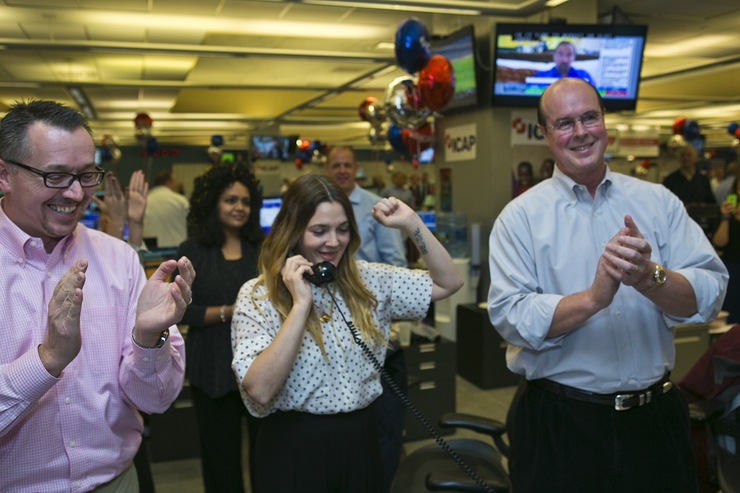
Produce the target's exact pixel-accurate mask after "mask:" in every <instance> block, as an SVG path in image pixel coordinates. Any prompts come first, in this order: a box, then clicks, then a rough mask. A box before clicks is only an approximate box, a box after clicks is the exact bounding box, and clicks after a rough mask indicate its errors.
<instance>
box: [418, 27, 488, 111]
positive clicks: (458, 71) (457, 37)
mask: <svg viewBox="0 0 740 493" xmlns="http://www.w3.org/2000/svg"><path fill="white" fill-rule="evenodd" d="M430 50H431V52H432V54H434V55H442V56H444V57H445V58H447V60H449V62H450V65H452V69H453V70H454V72H455V93H454V94H453V96H452V100H451V101H450V102H449V103H448V104H447V106H446V107H445V108H444V110H442V111H443V112H445V111H450V110H455V109H460V108H469V107H474V106H477V105H478V83H477V79H478V64H477V63H476V46H475V31H474V29H473V26H472V25H471V26H467V27H464V28H462V29H460V30H458V31H456V32H454V33H452V34H450V35H448V36H444V37H441V38H437V39H432V40H431V46H430Z"/></svg>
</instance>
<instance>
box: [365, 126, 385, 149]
mask: <svg viewBox="0 0 740 493" xmlns="http://www.w3.org/2000/svg"><path fill="white" fill-rule="evenodd" d="M367 139H368V140H369V141H370V143H371V144H373V145H378V144H382V143H384V142H385V141H386V140H387V139H388V132H387V130H386V129H385V128H384V127H383V126H377V127H375V126H373V127H370V131H369V132H368V134H367Z"/></svg>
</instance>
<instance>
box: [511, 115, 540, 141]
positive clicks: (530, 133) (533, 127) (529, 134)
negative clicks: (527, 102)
mask: <svg viewBox="0 0 740 493" xmlns="http://www.w3.org/2000/svg"><path fill="white" fill-rule="evenodd" d="M511 128H512V129H514V132H515V133H516V134H518V135H517V137H520V138H521V137H526V138H527V139H528V140H531V139H535V140H543V139H544V138H545V136H544V135H542V132H541V131H540V126H539V125H537V124H536V123H526V122H525V121H524V120H522V119H521V118H515V119H514V120H512V122H511Z"/></svg>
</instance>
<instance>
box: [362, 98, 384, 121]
mask: <svg viewBox="0 0 740 493" xmlns="http://www.w3.org/2000/svg"><path fill="white" fill-rule="evenodd" d="M365 116H366V117H367V121H369V122H370V125H372V126H373V127H378V126H380V125H382V124H383V123H385V119H386V116H385V108H384V107H383V103H381V102H380V101H377V102H374V103H370V104H368V105H367V109H366V115H365Z"/></svg>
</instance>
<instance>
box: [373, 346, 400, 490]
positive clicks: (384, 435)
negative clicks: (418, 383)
mask: <svg viewBox="0 0 740 493" xmlns="http://www.w3.org/2000/svg"><path fill="white" fill-rule="evenodd" d="M383 370H384V371H385V372H386V373H387V374H388V376H389V377H390V378H391V380H393V382H394V383H395V384H396V387H397V388H398V389H399V390H400V391H401V392H402V393H403V395H407V394H408V393H409V389H408V372H407V371H406V360H405V359H404V353H403V349H402V348H401V347H400V346H399V345H398V343H396V342H395V341H393V342H391V347H390V348H389V349H388V351H386V355H385V364H384V365H383ZM380 381H381V382H382V384H383V393H382V394H381V395H380V397H378V398H377V399H375V402H373V406H374V407H375V411H376V413H377V418H378V439H379V440H380V453H381V457H382V461H383V492H387V491H388V490H390V487H391V483H392V482H393V477H394V476H395V475H396V470H397V469H398V465H399V463H400V462H401V451H402V450H403V427H404V424H405V421H406V405H405V404H404V403H403V401H402V400H401V399H400V398H399V397H398V396H397V395H396V393H395V392H394V391H393V389H392V388H391V387H390V385H388V383H386V381H385V379H383V378H381V380H380Z"/></svg>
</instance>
